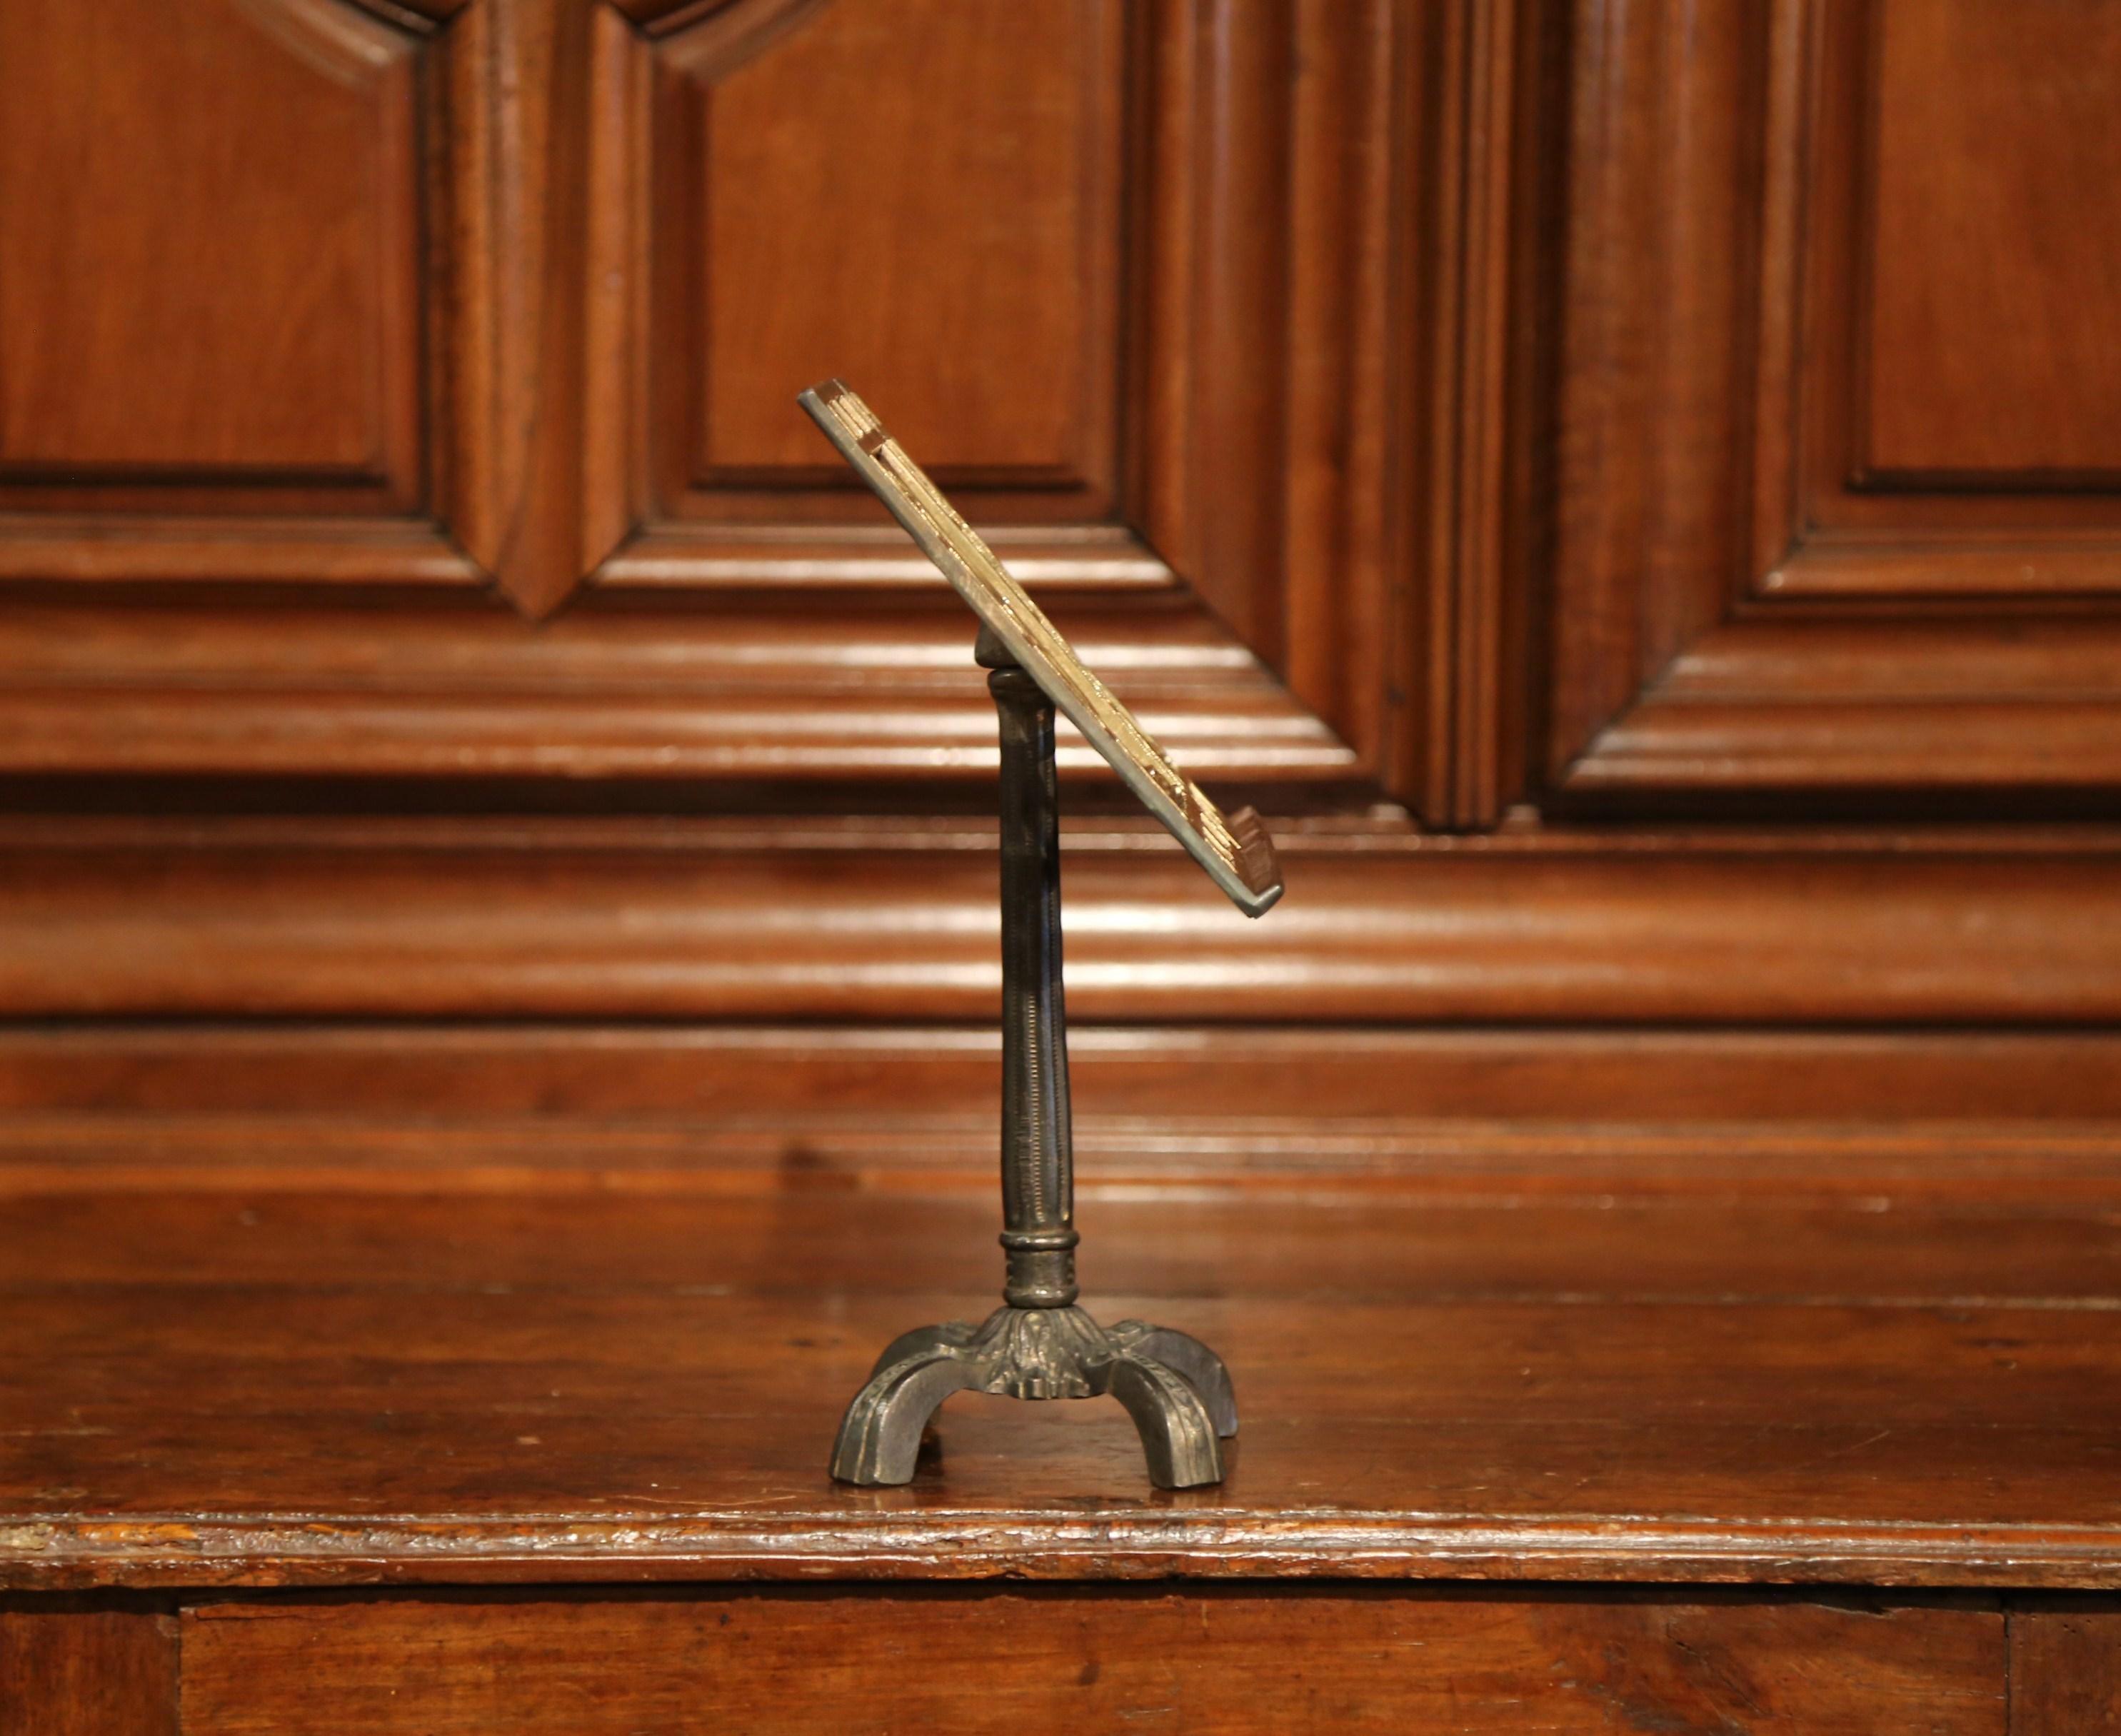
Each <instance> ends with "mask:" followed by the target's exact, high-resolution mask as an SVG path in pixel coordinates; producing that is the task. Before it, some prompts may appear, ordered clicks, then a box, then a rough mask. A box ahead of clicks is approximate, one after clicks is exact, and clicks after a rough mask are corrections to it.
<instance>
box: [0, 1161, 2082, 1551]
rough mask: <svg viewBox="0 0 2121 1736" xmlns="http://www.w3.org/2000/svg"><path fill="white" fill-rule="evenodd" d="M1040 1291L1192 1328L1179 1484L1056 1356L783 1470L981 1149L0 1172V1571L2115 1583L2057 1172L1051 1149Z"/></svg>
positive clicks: (974, 1242) (956, 1264)
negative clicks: (1213, 1398)
mask: <svg viewBox="0 0 2121 1736" xmlns="http://www.w3.org/2000/svg"><path fill="white" fill-rule="evenodd" d="M1078 1217H1079V1223H1080V1225H1081V1226H1082V1228H1083V1230H1084V1234H1085V1243H1084V1255H1083V1261H1082V1267H1083V1276H1084V1285H1085V1301H1086V1303H1087V1305H1089V1306H1090V1307H1091V1308H1092V1310H1093V1311H1094V1312H1096V1313H1097V1314H1098V1315H1099V1316H1100V1317H1101V1318H1102V1319H1107V1320H1111V1319H1117V1318H1121V1317H1122V1316H1126V1315H1135V1314H1140V1315H1148V1316H1150V1317H1152V1318H1154V1319H1158V1320H1160V1321H1163V1322H1165V1323H1167V1324H1173V1325H1177V1326H1182V1327H1184V1328H1186V1329H1188V1330H1191V1331H1193V1332H1195V1333H1198V1334H1199V1335H1200V1336H1201V1337H1203V1338H1205V1339H1207V1340H1208V1341H1209V1342H1210V1343H1212V1344H1213V1345H1214V1346H1215V1347H1217V1348H1218V1349H1219V1350H1220V1351H1221V1352H1222V1353H1223V1354H1224V1357H1226V1358H1227V1360H1228V1362H1229V1364H1230V1366H1231V1368H1232V1371H1233V1374H1234V1376H1235V1379H1236V1383H1237V1389H1238V1399H1239V1403H1240V1406H1241V1408H1242V1417H1243V1422H1242V1434H1241V1436H1239V1438H1238V1440H1237V1441H1236V1443H1235V1444H1234V1450H1233V1452H1232V1454H1231V1468H1230V1473H1229V1475H1228V1479H1227V1481H1226V1482H1224V1484H1223V1485H1222V1486H1221V1487H1219V1488H1213V1489H1205V1490H1198V1491H1192V1492H1183V1493H1176V1494H1172V1493H1163V1492H1156V1491H1153V1490H1152V1489H1150V1487H1149V1485H1148V1483H1147V1482H1146V1480H1145V1478H1144V1476H1143V1473H1142V1467H1141V1464H1140V1457H1139V1451H1138V1449H1137V1447H1136V1445H1135V1441H1134V1439H1133V1436H1132V1434H1131V1431H1130V1428H1129V1426H1128V1425H1127V1422H1126V1418H1125V1417H1124V1416H1123V1415H1122V1413H1121V1412H1120V1411H1119V1410H1118V1408H1116V1406H1114V1405H1112V1404H1111V1403H1107V1402H1105V1401H1095V1402H1091V1403H1073V1404H1067V1403H1061V1404H1043V1405H1029V1404H1021V1403H1010V1402H1009V1401H1005V1400H1002V1399H986V1398H982V1397H979V1396H977V1395H967V1396H963V1397H959V1398H957V1399H953V1400H951V1401H950V1403H949V1405H948V1406H947V1407H946V1408H945V1409H944V1412H943V1413H942V1415H941V1417H940V1419H939V1448H938V1450H935V1451H932V1452H930V1453H929V1454H927V1455H925V1457H924V1459H923V1462H922V1465H921V1471H920V1474H919V1476H918V1477H917V1478H916V1481H915V1482H914V1483H913V1484H912V1485H911V1486H910V1487H906V1488H903V1489H896V1490H884V1491H865V1490H855V1489H851V1488H846V1487H838V1486H836V1485H835V1484H833V1483H832V1482H830V1481H829V1480H828V1479H827V1477H826V1474H825V1470H824V1466H825V1459H826V1454H827V1449H828V1447H829V1445H830V1443H831V1440H832V1432H833V1429H834V1426H835V1425H836V1423H837V1418H838V1414H839V1411H840V1408H841V1405H842V1404H843V1403H845V1401H846V1399H847V1398H848V1396H849V1395H850V1394H851V1393H852V1392H853V1391H854V1389H855V1387H856V1385H859V1383H860V1380H861V1379H862V1377H863V1375H865V1372H866V1370H867V1366H868V1364H869V1360H870V1359H871V1357H873V1356H874V1353H875V1352H876V1351H877V1350H878V1349H879V1347H881V1346H882V1345H883V1343H884V1342H885V1341H886V1340H887V1339H888V1338H890V1337H891V1336H892V1335H893V1334H894V1333H897V1332H898V1331H900V1330H901V1329H904V1328H907V1327H909V1326H911V1325H915V1324H921V1323H923V1322H925V1321H928V1320H930V1319H944V1318H952V1317H963V1316H967V1315H969V1316H972V1317H974V1318H977V1317H978V1316H979V1315H981V1313H983V1312H984V1310H986V1308H987V1307H989V1306H990V1305H991V1303H992V1301H993V1296H994V1291H995V1284H996V1282H997V1276H998V1264H999V1258H998V1254H997V1253H996V1251H995V1246H994V1243H993V1240H992V1236H993V1229H994V1222H993V1219H994V1206H993V1202H992V1200H991V1196H990V1194H989V1193H988V1191H987V1189H986V1188H985V1187H984V1186H974V1185H972V1184H969V1183H967V1184H963V1185H951V1184H944V1183H939V1182H937V1181H935V1180H933V1179H932V1178H931V1179H930V1180H927V1181H925V1182H923V1183H921V1184H919V1185H913V1184H907V1185H905V1186H902V1187H895V1186H890V1185H878V1184H869V1183H864V1182H860V1181H850V1180H847V1179H846V1178H842V1177H828V1178H825V1179H824V1180H820V1181H818V1182H814V1183H811V1184H804V1182H803V1181H802V1179H801V1176H800V1173H799V1171H797V1172H796V1173H795V1174H794V1175H790V1174H789V1173H787V1172H785V1171H784V1172H782V1173H779V1174H772V1175H755V1176H753V1175H712V1174H701V1175H693V1176H691V1177H689V1178H675V1179H674V1178H671V1177H668V1176H666V1177H664V1178H662V1179H661V1180H655V1179H654V1178H636V1179H635V1180H633V1181H632V1182H631V1183H627V1182H624V1181H620V1182H614V1183H608V1184H605V1185H601V1186H597V1187H585V1186H582V1185H580V1184H576V1183H573V1182H569V1183H565V1184H554V1185H552V1186H551V1187H549V1188H546V1189H534V1190H533V1191H530V1192H528V1193H510V1194H503V1193H499V1192H491V1191H480V1190H478V1189H475V1188H465V1189H463V1190H461V1191H453V1190H451V1189H450V1188H449V1187H448V1186H447V1185H444V1184H438V1183H437V1182H436V1178H435V1177H434V1175H433V1174H432V1173H431V1172H427V1173H426V1174H415V1175H408V1176H406V1177H403V1178H401V1179H400V1180H397V1181H395V1182H386V1183H378V1182H377V1181H376V1180H375V1177H373V1176H371V1177H369V1178H367V1179H366V1180H364V1181H363V1182H362V1183H361V1184H360V1185H354V1184H352V1183H350V1182H347V1181H346V1180H344V1179H343V1178H341V1179H340V1180H337V1181H333V1180H324V1181H319V1180H317V1179H316V1178H315V1177H314V1176H312V1177H310V1178H309V1179H307V1180H305V1181H303V1182H302V1183H301V1184H300V1185H293V1184H286V1183H275V1182H274V1181H273V1180H272V1179H271V1177H270V1176H269V1175H265V1176H262V1177H261V1176H259V1175H246V1174H238V1173H232V1174H231V1175H229V1176H226V1177H223V1178H221V1180H217V1182H215V1183H214V1184H212V1185H209V1186H183V1187H179V1186H172V1187H170V1188H168V1189H163V1190H159V1191H150V1192H145V1193H128V1192H105V1191H93V1190H91V1191H81V1190H75V1189H68V1188H64V1187H49V1186H44V1185H42V1184H39V1185H35V1186H26V1187H22V1188H19V1189H16V1190H15V1191H13V1192H12V1194H7V1197H5V1198H0V1249H4V1250H6V1251H5V1255H4V1264H0V1301H4V1305H0V1585H4V1586H7V1587H13V1588H19V1589H49V1588H64V1587H77V1586H85V1585H128V1586H145V1587H156V1586H170V1585H214V1584H245V1585H282V1584H285V1585H329V1584H345V1583H352V1582H389V1581H415V1580H417V1581H443V1582H448V1581H456V1582H466V1583H470V1582H491V1581H506V1580H521V1581H539V1582H548V1583H549V1582H555V1581H570V1580H677V1579H730V1578H747V1577H754V1576H767V1577H776V1578H801V1579H829V1578H850V1579H853V1578H888V1577H902V1576H925V1577H943V1578H962V1577H973V1576H985V1575H1034V1576H1043V1577H1054V1578H1096V1577H1128V1576H1139V1575H1161V1574H1170V1573H1182V1574H1187V1575H1366V1576H1378V1577H1405V1578H1487V1577H1508V1578H1513V1579H1525V1578H1532V1579H1541V1580H1641V1581H1686V1580H1696V1581H1698V1580H1750V1581H1783V1582H1805V1581H1852V1582H1861V1583H1871V1584H1880V1585H2022V1586H2053V1587H2067V1586H2081V1587H2112V1586H2116V1585H2121V1379H2117V1378H2116V1376H2117V1375H2121V1227H2117V1225H2116V1222H2115V1221H2114V1215H2113V1213H2112V1212H2111V1211H2110V1210H2109V1209H2108V1208H2107V1207H2106V1206H2105V1205H2102V1204H2100V1203H2099V1202H2098V1201H2096V1200H2086V1199H2078V1200H2075V1201H2073V1202H2068V1203H2060V1204H2057V1205H2055V1206H2053V1207H2051V1208H2022V1207H2021V1208H2016V1209H2009V1210H2006V1209H2002V1208H1996V1207H1988V1206H1983V1205H1980V1204H1979V1203H1969V1202H1967V1201H1965V1200H1964V1199H1952V1198H1937V1199H1934V1200H1931V1201H1928V1202H1924V1201H1923V1200H1921V1199H1918V1198H1914V1199H1909V1198H1895V1199H1885V1198H1864V1197H1862V1196H1848V1197H1830V1196H1826V1195H1821V1196H1820V1197H1818V1198H1789V1199H1783V1200H1775V1199H1766V1200H1764V1199H1762V1198H1757V1197H1750V1198H1744V1199H1742V1200H1737V1199H1732V1198H1718V1197H1716V1196H1715V1195H1714V1194H1713V1192H1712V1191H1709V1190H1706V1189H1704V1190H1702V1191H1700V1192H1699V1193H1698V1194H1693V1195H1685V1194H1670V1193H1667V1194H1662V1195H1658V1196H1648V1195H1646V1196H1643V1197H1641V1198H1631V1197H1625V1196H1621V1197H1615V1196H1613V1195H1610V1194H1590V1193H1583V1194H1570V1193H1569V1192H1567V1191H1565V1190H1564V1191H1559V1192H1550V1193H1547V1194H1541V1195H1536V1196H1533V1195H1518V1196H1511V1197H1505V1198H1480V1197H1477V1196H1466V1195H1462V1194H1424V1193H1423V1192H1421V1191H1420V1189H1419V1187H1418V1186H1417V1184H1414V1183H1412V1182H1407V1183H1404V1184H1391V1183H1384V1182H1376V1183H1369V1184H1363V1185H1360V1186H1354V1185H1350V1186H1345V1187H1341V1188H1338V1189H1335V1188H1331V1187H1322V1186H1320V1185H1319V1184H1317V1183H1315V1182H1314V1183H1303V1182H1301V1181H1300V1180H1293V1179H1292V1180H1286V1181H1280V1182H1275V1181H1253V1182H1248V1183H1247V1184H1243V1185H1242V1186H1230V1187H1209V1186H1198V1187H1181V1186H1166V1187H1151V1186H1133V1187H1107V1188H1098V1189H1090V1190H1088V1191H1087V1192H1086V1194H1085V1195H1084V1198H1083V1200H1082V1202H1081V1204H1080V1208H1079V1213H1078Z"/></svg>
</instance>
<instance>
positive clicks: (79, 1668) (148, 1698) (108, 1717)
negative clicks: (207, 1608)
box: [0, 1603, 178, 1736]
mask: <svg viewBox="0 0 2121 1736" xmlns="http://www.w3.org/2000/svg"><path fill="white" fill-rule="evenodd" d="M177 1698H178V1684H177V1623H176V1621H175V1618H174V1617H171V1616H168V1615H156V1614H149V1613H139V1612H121V1611H118V1610H110V1609H101V1610H99V1609H89V1608H77V1607H68V1606H66V1605H64V1604H63V1603H54V1604H49V1605H46V1606H44V1607H41V1608H40V1607H35V1606H29V1607H23V1606H17V1607H16V1608H7V1609H0V1728H4V1729H6V1730H7V1736H177V1728H178V1725H177Z"/></svg>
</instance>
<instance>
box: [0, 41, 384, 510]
mask: <svg viewBox="0 0 2121 1736" xmlns="http://www.w3.org/2000/svg"><path fill="white" fill-rule="evenodd" d="M419 59H420V50H419V45H418V42H417V38H415V37H414V36H413V35H409V34H408V33H407V32H405V31H403V30H399V29H395V28H393V27H392V26H389V25H386V24H384V23H382V22H380V21H378V20H377V19H375V18H374V17H372V16H370V15H369V14H367V13H366V12H361V11H360V10H358V9H357V8H356V7H352V6H349V5H345V4H343V3H342V0H268V3H265V4H261V5H243V4H238V3H235V0H189V3H186V4H183V5H175V6H165V5H157V4H154V3H144V4H143V3H141V0H93V3H91V4H89V5H87V6H85V7H68V8H65V9H57V8H54V7H41V6H36V5H24V4H16V5H9V6H7V7H0V68H4V69H5V70H4V72H0V82H4V86H5V87H6V91H7V95H6V99H5V100H0V202H4V204H5V206H6V207H7V212H8V221H7V247H6V249H4V251H0V505H6V506H7V507H10V508H13V509H16V510H23V509H30V510H35V509H40V508H49V507H53V506H65V507H75V508H80V507H86V506H112V507H117V508H138V507H140V506H142V505H152V506H153V507H155V508H158V509H160V510H165V511H167V510H186V509H190V510H212V509H213V508H215V507H217V506H221V505H227V504H228V503H229V502H230V501H231V499H234V500H240V501H243V502H244V503H245V504H247V505H249V506H250V507H251V508H252V509H254V510H268V511H269V510H281V511H301V510H319V508H321V509H322V510H375V511H390V510H396V511H403V510H406V509H408V508H409V507H411V506H413V505H416V504H417V502H418V501H419V500H420V498H421V496H422V493H423V488H422V473H421V470H422V466H421V428H420V422H421V413H422V403H423V395H424V394H423V384H422V379H423V369H422V333H421V314H420V304H421V297H420V284H419V249H420V245H421V234H422V220H421V164H420V157H419V148H418V136H419V131H420V126H421V115H420V105H419V102H418V100H417V83H416V72H417V65H418V62H419ZM246 484H247V485H250V490H251V491H249V492H248V493H245V492H243V489H244V485H246ZM273 489H277V490H279V491H283V493H282V495H280V496H275V495H273V494H271V493H263V492H259V491H260V490H273Z"/></svg>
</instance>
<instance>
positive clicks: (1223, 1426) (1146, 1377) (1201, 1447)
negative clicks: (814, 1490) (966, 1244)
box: [832, 1307, 1238, 1489]
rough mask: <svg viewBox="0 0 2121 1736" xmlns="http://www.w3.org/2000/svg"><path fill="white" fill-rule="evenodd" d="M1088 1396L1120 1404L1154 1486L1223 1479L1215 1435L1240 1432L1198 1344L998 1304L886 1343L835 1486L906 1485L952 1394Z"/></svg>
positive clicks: (857, 1402) (1141, 1325) (841, 1445)
mask: <svg viewBox="0 0 2121 1736" xmlns="http://www.w3.org/2000/svg"><path fill="white" fill-rule="evenodd" d="M962 1392H980V1393H1000V1394H1003V1395H1004V1396H1005V1397H1007V1398H1011V1399H1095V1398H1100V1397H1102V1396H1103V1395H1104V1394H1107V1393H1109V1394H1111V1395H1112V1397H1113V1398H1115V1399H1118V1400H1119V1401H1120V1403H1121V1404H1122V1405H1124V1406H1126V1413H1127V1414H1128V1415H1129V1416H1130V1417H1132V1418H1133V1419H1134V1426H1135V1431H1136V1432H1138V1433H1139V1434H1140V1436H1141V1445H1142V1450H1143V1452H1144V1453H1145V1454H1147V1455H1148V1458H1149V1481H1150V1482H1153V1483H1154V1484H1155V1485H1156V1487H1158V1488H1159V1489H1192V1488H1198V1487H1200V1486H1201V1485H1202V1484H1204V1483H1214V1482H1221V1481H1222V1480H1223V1450H1222V1446H1221V1444H1220V1442H1219V1440H1218V1438H1217V1437H1219V1436H1221V1437H1224V1438H1227V1437H1228V1436H1232V1435H1234V1434H1236V1433H1237V1431H1238V1405H1237V1400H1236V1399H1235V1398H1234V1397H1233V1395H1232V1394H1231V1392H1230V1376H1229V1371H1228V1370H1227V1369H1225V1368H1224V1366H1223V1359H1222V1358H1221V1357H1219V1356H1217V1355H1216V1354H1215V1352H1214V1351H1212V1350H1210V1349H1209V1348H1208V1347H1207V1346H1206V1345H1205V1344H1203V1343H1201V1342H1200V1340H1199V1339H1198V1338H1189V1337H1188V1336H1187V1335H1186V1333H1182V1332H1174V1331H1172V1329H1170V1328H1169V1327H1166V1326H1151V1325H1150V1324H1148V1322H1146V1321H1144V1320H1122V1321H1121V1322H1120V1323H1119V1324H1117V1325H1116V1326H1114V1327H1112V1329H1110V1330H1109V1331H1107V1329H1105V1328H1104V1327H1102V1326H1100V1325H1098V1323H1097V1322H1096V1321H1095V1320H1093V1319H1091V1318H1090V1317H1089V1315H1087V1314H1085V1313H1084V1311H1083V1310H1081V1309H1079V1308H1072V1307H1071V1308H998V1309H996V1310H995V1311H994V1312H993V1313H992V1314H991V1315H988V1316H987V1318H986V1320H985V1321H984V1322H983V1323H982V1324H980V1325H978V1326H972V1325H968V1324H966V1323H965V1322H964V1321H963V1320H953V1321H950V1322H949V1323H947V1324H944V1325H941V1326H922V1327H918V1328H916V1329H915V1330H913V1331H911V1332H909V1333H904V1334H903V1335H902V1336H901V1337H899V1338H894V1339H893V1341H892V1343H890V1345H889V1346H888V1347H887V1348H886V1349H885V1351H884V1352H883V1355H882V1356H880V1357H878V1358H877V1359H876V1368H875V1370H874V1372H873V1373H872V1374H871V1375H869V1384H868V1385H865V1387H863V1388H862V1389H861V1390H860V1392H858V1393H856V1394H855V1398H854V1402H853V1403H851V1404H850V1405H849V1406H848V1407H847V1414H846V1418H845V1420H843V1421H842V1422H841V1424H840V1438H839V1440H837V1442H836V1443H835V1444H834V1445H833V1448H832V1475H833V1476H834V1477H836V1478H838V1479H839V1480H840V1481H841V1482H854V1483H865V1484H876V1483H901V1482H911V1481H912V1480H913V1461H914V1459H915V1458H916V1456H917V1455H918V1454H919V1453H920V1450H921V1431H922V1430H923V1429H925V1427H926V1426H927V1425H928V1419H929V1418H930V1417H932V1416H934V1415H935V1410H936V1408H937V1407H938V1406H939V1405H940V1404H941V1403H942V1402H943V1401H944V1399H947V1398H949V1396H950V1394H953V1393H962Z"/></svg>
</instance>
